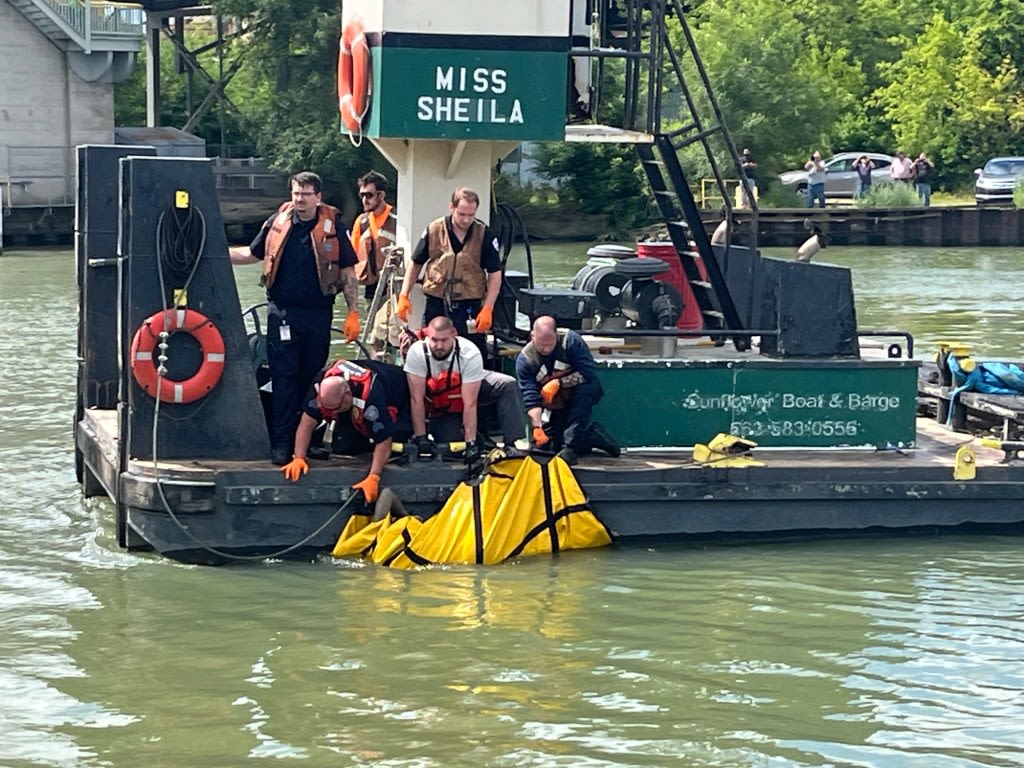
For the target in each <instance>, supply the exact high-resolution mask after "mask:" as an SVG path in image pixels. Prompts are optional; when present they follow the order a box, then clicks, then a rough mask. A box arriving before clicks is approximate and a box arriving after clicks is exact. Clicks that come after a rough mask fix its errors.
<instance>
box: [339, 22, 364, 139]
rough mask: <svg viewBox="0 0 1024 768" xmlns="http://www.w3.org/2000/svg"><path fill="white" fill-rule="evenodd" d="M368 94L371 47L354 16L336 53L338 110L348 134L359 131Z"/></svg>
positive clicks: (361, 24)
mask: <svg viewBox="0 0 1024 768" xmlns="http://www.w3.org/2000/svg"><path fill="white" fill-rule="evenodd" d="M369 92H370V45H369V43H367V42H366V34H365V33H364V31H363V20H362V19H361V18H360V17H359V16H353V17H352V19H351V20H350V21H349V23H348V24H346V25H345V30H344V32H342V34H341V40H340V41H339V50H338V111H339V112H341V122H342V123H344V124H345V127H346V128H347V129H348V130H349V132H350V133H353V134H356V133H359V131H360V130H361V129H362V126H363V118H364V117H365V116H366V109H367V97H368V96H369Z"/></svg>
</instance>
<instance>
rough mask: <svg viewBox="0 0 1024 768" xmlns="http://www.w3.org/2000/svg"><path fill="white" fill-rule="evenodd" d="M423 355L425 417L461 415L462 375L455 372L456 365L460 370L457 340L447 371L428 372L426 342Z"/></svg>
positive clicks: (463, 406) (463, 404)
mask: <svg viewBox="0 0 1024 768" xmlns="http://www.w3.org/2000/svg"><path fill="white" fill-rule="evenodd" d="M423 354H424V358H425V359H426V362H427V382H426V392H425V393H424V398H423V399H424V401H425V402H426V405H427V415H428V416H439V415H441V414H444V413H462V411H463V409H464V408H465V403H464V402H463V400H462V373H461V371H457V370H455V367H456V365H458V366H459V367H460V368H461V361H460V360H459V342H458V340H457V339H456V341H455V349H454V350H453V351H452V362H451V365H449V366H448V370H447V371H443V370H441V371H438V372H437V373H436V374H434V373H431V372H430V350H429V349H427V348H426V342H423Z"/></svg>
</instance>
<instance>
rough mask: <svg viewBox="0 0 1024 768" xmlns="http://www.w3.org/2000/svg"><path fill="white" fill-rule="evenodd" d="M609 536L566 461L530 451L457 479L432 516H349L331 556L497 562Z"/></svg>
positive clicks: (404, 564)
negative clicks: (474, 477)
mask: <svg viewBox="0 0 1024 768" xmlns="http://www.w3.org/2000/svg"><path fill="white" fill-rule="evenodd" d="M610 543H611V535H610V534H609V532H608V529H607V528H605V526H604V524H603V523H602V522H601V521H600V520H598V519H597V517H596V516H595V515H594V513H593V511H591V509H590V506H589V504H588V502H587V499H586V497H585V496H584V495H583V491H582V489H581V488H580V486H579V484H578V483H577V482H576V478H575V477H574V476H573V474H572V470H571V469H569V466H568V465H567V464H566V463H565V462H564V461H562V460H561V459H559V458H557V457H556V458H553V459H551V460H550V461H547V462H545V463H540V462H538V461H535V460H534V459H532V458H530V457H527V458H521V459H505V460H503V461H499V462H497V463H495V464H493V465H492V466H491V467H490V468H489V469H488V470H487V474H486V476H485V477H484V479H483V480H482V481H481V482H480V483H479V484H478V485H469V484H467V483H461V484H460V485H459V486H458V487H457V488H456V489H455V491H454V492H453V493H452V495H451V497H450V498H449V499H448V501H447V502H446V503H445V505H444V507H443V508H442V509H441V511H440V512H438V513H437V514H436V515H434V516H433V517H431V518H429V519H428V520H426V521H425V522H424V521H421V520H419V519H417V518H415V517H410V516H404V517H398V518H393V517H392V516H391V514H388V515H387V516H385V517H384V518H383V519H382V520H377V521H374V520H372V518H371V516H370V515H353V516H352V517H351V518H350V519H349V522H348V524H347V525H346V526H345V529H344V530H343V531H342V532H341V536H340V537H339V538H338V543H337V544H336V545H335V547H334V552H333V553H332V554H333V555H334V556H335V557H353V556H355V557H365V558H367V559H369V560H372V561H373V562H375V563H378V564H381V565H388V566H391V567H394V568H414V567H416V566H418V565H431V564H439V563H478V564H487V565H489V564H493V563H500V562H502V561H504V560H507V559H508V558H510V557H517V556H520V555H539V554H544V553H550V552H558V551H560V550H563V549H587V548H590V547H603V546H606V545H607V544H610Z"/></svg>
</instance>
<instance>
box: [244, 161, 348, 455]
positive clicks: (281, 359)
mask: <svg viewBox="0 0 1024 768" xmlns="http://www.w3.org/2000/svg"><path fill="white" fill-rule="evenodd" d="M289 187H290V188H291V200H289V201H288V202H285V203H282V204H281V207H280V208H278V210H277V213H275V214H274V215H273V216H271V217H270V218H269V219H267V221H266V222H265V223H264V224H263V228H262V229H261V230H260V232H259V234H258V235H256V238H255V239H254V240H253V241H252V243H251V244H250V245H249V247H248V248H246V247H244V246H241V247H237V246H236V247H232V248H231V249H230V255H231V262H232V263H233V264H251V263H254V262H257V261H262V262H263V276H262V277H261V278H260V284H261V285H262V286H263V287H264V288H266V290H267V301H268V308H267V362H268V363H269V365H270V382H271V390H272V408H271V415H270V419H269V423H268V425H267V426H268V428H269V431H270V448H271V460H272V461H273V462H274V463H275V464H278V465H283V464H287V463H288V461H289V457H290V456H291V455H292V450H291V447H292V437H293V436H294V434H295V428H296V425H297V424H298V422H299V410H300V409H301V408H302V398H303V396H304V395H305V394H306V390H307V389H308V388H309V385H310V383H311V382H312V381H313V379H314V378H315V377H316V375H317V373H318V372H319V371H320V369H321V368H322V367H323V365H324V363H325V362H326V361H327V355H328V353H329V351H330V344H331V325H332V323H333V321H334V299H335V296H337V294H338V293H344V295H345V303H346V304H347V305H348V317H347V318H346V319H345V338H346V339H347V340H348V341H353V340H354V339H355V338H356V337H357V336H358V335H359V312H358V311H357V310H356V302H357V300H358V283H357V282H356V278H355V274H354V269H353V268H354V266H355V263H356V254H355V251H353V250H352V243H351V242H350V241H349V237H348V235H346V233H345V226H344V223H343V222H342V218H341V212H340V211H339V210H338V209H337V208H334V207H333V206H330V205H327V204H325V203H323V202H322V201H321V188H322V182H321V180H320V177H319V176H318V175H317V174H315V173H313V172H312V171H303V172H301V173H296V174H295V175H294V176H292V177H291V179H289Z"/></svg>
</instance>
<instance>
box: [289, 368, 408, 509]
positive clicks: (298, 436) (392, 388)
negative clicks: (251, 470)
mask: <svg viewBox="0 0 1024 768" xmlns="http://www.w3.org/2000/svg"><path fill="white" fill-rule="evenodd" d="M346 415H347V418H346ZM322 421H327V422H330V421H334V422H335V430H342V429H345V428H346V427H349V428H351V429H352V430H354V432H355V433H356V434H357V435H358V436H359V437H360V438H362V442H363V444H364V445H365V446H366V447H367V448H369V445H370V444H371V443H372V445H373V457H372V458H371V459H370V471H369V472H368V473H367V475H366V477H365V478H363V479H362V480H361V481H359V482H358V483H356V484H355V485H353V486H352V487H353V488H355V489H356V490H357V491H362V492H363V496H364V497H365V498H366V501H367V502H372V501H375V500H376V499H377V494H378V491H379V490H380V473H381V471H382V470H383V469H384V465H385V464H387V462H388V459H389V458H390V456H391V445H392V443H393V442H394V441H396V440H397V441H399V442H405V441H407V440H408V439H409V436H410V435H411V434H412V424H411V422H410V418H409V387H408V385H407V384H406V379H405V372H404V371H403V370H402V369H401V368H400V367H398V366H397V365H390V364H388V363H381V362H377V361H375V360H356V361H348V360H338V361H337V362H336V363H334V364H333V365H331V366H330V367H329V368H328V369H327V370H326V371H324V372H323V374H322V375H321V376H320V377H319V378H318V380H317V381H316V382H315V383H314V384H313V386H312V387H310V389H309V392H308V394H307V397H306V403H305V405H304V406H303V409H302V417H301V418H300V419H299V426H298V428H297V429H296V430H295V454H294V456H293V457H292V460H291V461H290V462H289V463H288V464H285V465H284V467H282V471H283V472H284V476H285V477H287V478H288V479H289V480H291V481H292V482H297V481H298V479H299V478H300V477H302V475H304V474H306V473H307V472H308V471H309V464H308V463H307V462H306V454H307V451H308V450H309V443H310V440H311V439H312V437H313V432H314V431H315V430H316V428H317V425H318V424H320V422H322Z"/></svg>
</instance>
